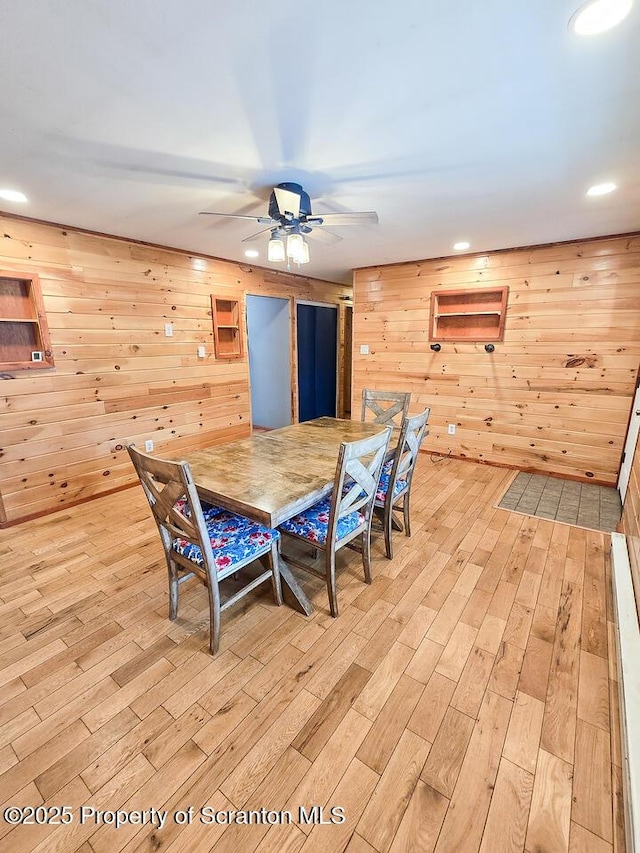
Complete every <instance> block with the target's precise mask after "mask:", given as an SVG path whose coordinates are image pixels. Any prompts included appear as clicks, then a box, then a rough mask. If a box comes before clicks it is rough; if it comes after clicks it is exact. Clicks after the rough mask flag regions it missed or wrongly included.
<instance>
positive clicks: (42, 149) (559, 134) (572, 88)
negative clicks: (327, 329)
mask: <svg viewBox="0 0 640 853" xmlns="http://www.w3.org/2000/svg"><path fill="white" fill-rule="evenodd" d="M578 5H580V0H516V2H514V0H483V2H478V0H457V2H456V0H449V2H443V0H438V2H436V0H395V2H385V3H382V2H379V0H315V2H298V3H283V4H275V3H266V2H264V0H262V1H261V0H233V2H232V0H182V2H180V3H178V2H168V0H65V2H51V0H49V2H43V0H20V2H17V0H0V32H1V33H2V49H1V50H0V75H1V76H0V81H1V85H0V188H2V187H10V188H15V189H20V190H22V191H23V192H24V193H26V195H27V196H28V197H29V203H28V204H17V203H10V202H6V201H1V202H0V208H1V209H2V210H4V211H7V212H11V213H18V214H21V215H24V216H30V217H33V218H36V219H43V220H48V221H52V222H57V223H62V224H65V225H74V226H79V227H82V228H88V229H92V230H95V231H101V232H104V233H108V234H115V235H120V236H125V237H130V238H135V239H140V240H145V241H149V242H152V243H159V244H163V245H167V246H175V247H178V248H182V249H187V250H190V251H192V252H194V253H203V254H208V255H214V256H217V257H223V258H229V259H233V260H242V261H244V260H245V258H244V255H243V252H244V250H245V249H246V248H247V245H246V244H243V243H242V242H241V241H242V239H243V238H244V237H246V236H248V235H249V234H251V233H253V232H255V231H257V230H259V228H260V226H257V225H256V224H254V223H252V222H244V221H242V220H235V221H234V220H230V219H225V218H222V219H218V218H217V217H215V218H214V217H205V216H198V211H200V210H212V211H221V212H228V213H243V214H247V213H249V214H255V215H256V216H258V215H264V214H265V213H266V207H267V198H268V195H269V192H270V189H271V187H272V186H273V185H274V184H275V183H278V182H280V181H295V182H298V183H300V184H302V185H303V186H304V188H305V189H306V190H307V192H308V193H309V194H310V196H311V199H312V205H313V212H314V213H316V214H321V213H322V212H339V211H343V210H376V211H377V212H378V214H379V218H380V222H379V224H378V225H360V226H350V227H340V228H338V227H336V228H335V229H334V230H335V231H336V233H339V234H340V235H341V236H342V237H343V238H344V240H343V241H342V242H341V243H338V244H335V245H324V244H320V243H317V242H314V243H311V244H310V246H311V263H310V264H309V265H308V266H306V267H303V268H302V271H303V272H305V273H308V274H310V275H314V276H318V277H321V278H328V279H333V280H340V281H349V280H350V278H351V276H350V271H351V270H352V269H353V268H354V267H360V266H367V265H372V264H381V263H389V262H393V261H400V260H412V259H420V258H426V257H439V256H442V255H448V254H451V253H452V252H451V246H452V244H453V242H455V241H456V240H462V239H466V240H469V241H470V242H471V244H472V249H471V251H484V250H489V249H498V248H506V247H512V246H522V245H530V244H536V243H545V242H552V241H556V240H568V239H573V238H578V237H591V236H596V235H603V234H614V233H622V232H627V231H633V230H638V229H640V192H639V190H640V6H639V4H638V3H636V5H635V7H634V9H633V10H632V12H631V15H630V17H629V18H628V19H627V20H626V21H625V22H623V23H622V24H621V25H619V26H618V27H617V28H616V29H614V30H611V31H609V32H608V33H605V34H603V35H600V36H596V37H590V38H579V37H577V36H575V35H574V34H572V33H571V32H570V31H569V30H568V28H567V22H568V20H569V18H570V16H571V14H572V13H573V12H574V11H575V8H576V7H577V6H578ZM603 180H614V181H616V182H617V183H618V184H619V189H618V191H617V192H615V193H613V194H612V195H610V196H605V197H600V198H586V197H585V190H586V189H587V187H589V186H590V185H591V184H593V183H596V182H600V181H603ZM266 239H267V238H266V237H265V238H263V239H262V240H261V241H260V242H258V243H257V244H256V245H257V248H259V249H260V250H261V257H260V259H259V260H257V261H256V263H258V264H262V265H265V266H267V265H268V264H267V261H266Z"/></svg>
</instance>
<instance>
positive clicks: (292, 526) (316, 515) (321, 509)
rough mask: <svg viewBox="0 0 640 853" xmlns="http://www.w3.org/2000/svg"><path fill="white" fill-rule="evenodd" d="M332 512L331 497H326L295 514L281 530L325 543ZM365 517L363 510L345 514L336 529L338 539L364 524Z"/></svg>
mask: <svg viewBox="0 0 640 853" xmlns="http://www.w3.org/2000/svg"><path fill="white" fill-rule="evenodd" d="M330 512H331V498H325V499H324V500H321V501H318V503H317V504H314V505H313V506H312V507H309V509H305V511H304V512H301V513H300V514H299V515H294V517H293V518H290V519H289V520H288V521H285V522H283V523H282V524H281V525H280V528H281V530H284V531H285V532H286V533H293V534H294V535H295V536H301V537H302V538H303V539H307V540H308V541H309V542H317V543H318V545H324V544H325V542H326V541H327V528H328V526H329V514H330ZM365 520H366V519H365V517H364V515H363V514H362V513H361V512H351V513H349V514H348V515H345V516H343V517H342V518H341V519H340V520H339V521H338V528H337V530H336V541H340V539H344V537H345V536H347V535H348V534H349V533H351V532H352V531H354V530H355V529H356V528H357V527H359V526H360V525H361V524H364V522H365Z"/></svg>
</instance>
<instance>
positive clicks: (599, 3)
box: [569, 0, 633, 36]
mask: <svg viewBox="0 0 640 853" xmlns="http://www.w3.org/2000/svg"><path fill="white" fill-rule="evenodd" d="M632 5H633V0H593V2H591V3H587V4H586V6H582V7H581V8H580V9H578V11H577V12H574V14H573V15H572V16H571V18H570V19H569V28H570V29H572V30H573V31H574V32H575V33H577V34H578V35H579V36H595V35H597V34H598V33H603V32H605V30H610V29H611V28H612V27H615V25H616V24H619V23H620V21H622V20H623V19H624V18H626V17H627V15H628V14H629V12H630V11H631V7H632Z"/></svg>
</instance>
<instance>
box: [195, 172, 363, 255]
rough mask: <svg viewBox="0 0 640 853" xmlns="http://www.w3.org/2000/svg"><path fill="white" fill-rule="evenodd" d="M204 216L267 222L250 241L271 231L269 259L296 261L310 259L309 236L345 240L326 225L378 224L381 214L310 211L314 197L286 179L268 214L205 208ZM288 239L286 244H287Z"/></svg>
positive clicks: (276, 191) (273, 193) (274, 192)
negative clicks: (222, 211) (245, 213)
mask: <svg viewBox="0 0 640 853" xmlns="http://www.w3.org/2000/svg"><path fill="white" fill-rule="evenodd" d="M200 213H201V214H202V215H203V216H228V217H231V218H232V219H249V220H251V221H253V222H259V223H260V224H261V225H267V226H268V227H267V228H263V229H262V230H261V231H258V232H256V233H255V234H251V235H249V237H245V238H244V240H243V241H242V242H243V243H248V242H250V241H251V240H255V239H257V238H258V237H261V236H262V235H263V234H266V232H267V231H270V232H271V237H270V238H269V248H268V259H269V260H270V261H276V262H277V261H285V260H286V261H293V262H294V263H297V264H306V263H308V262H309V246H308V244H307V242H306V237H312V238H314V239H319V240H322V241H323V242H325V243H336V242H338V240H342V237H340V236H339V235H338V234H334V233H333V232H332V231H328V230H327V229H326V228H324V225H325V223H329V224H330V225H362V224H376V223H377V222H378V214H377V213H375V211H373V210H365V211H360V212H356V211H349V212H346V213H324V214H322V216H316V215H314V214H313V213H312V212H311V199H310V198H309V194H308V193H306V192H305V191H304V190H303V189H302V187H301V186H300V184H294V183H290V182H285V183H281V184H278V185H277V186H275V187H274V188H273V190H272V191H271V195H270V196H269V208H268V216H246V215H243V214H238V213H214V212H213V211H210V210H202V211H200ZM285 240H286V246H285Z"/></svg>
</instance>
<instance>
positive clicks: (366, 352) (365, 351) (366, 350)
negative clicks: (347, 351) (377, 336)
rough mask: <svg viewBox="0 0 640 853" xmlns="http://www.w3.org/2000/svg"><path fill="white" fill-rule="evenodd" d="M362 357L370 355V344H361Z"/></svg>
mask: <svg viewBox="0 0 640 853" xmlns="http://www.w3.org/2000/svg"><path fill="white" fill-rule="evenodd" d="M360 355H369V344H360Z"/></svg>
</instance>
